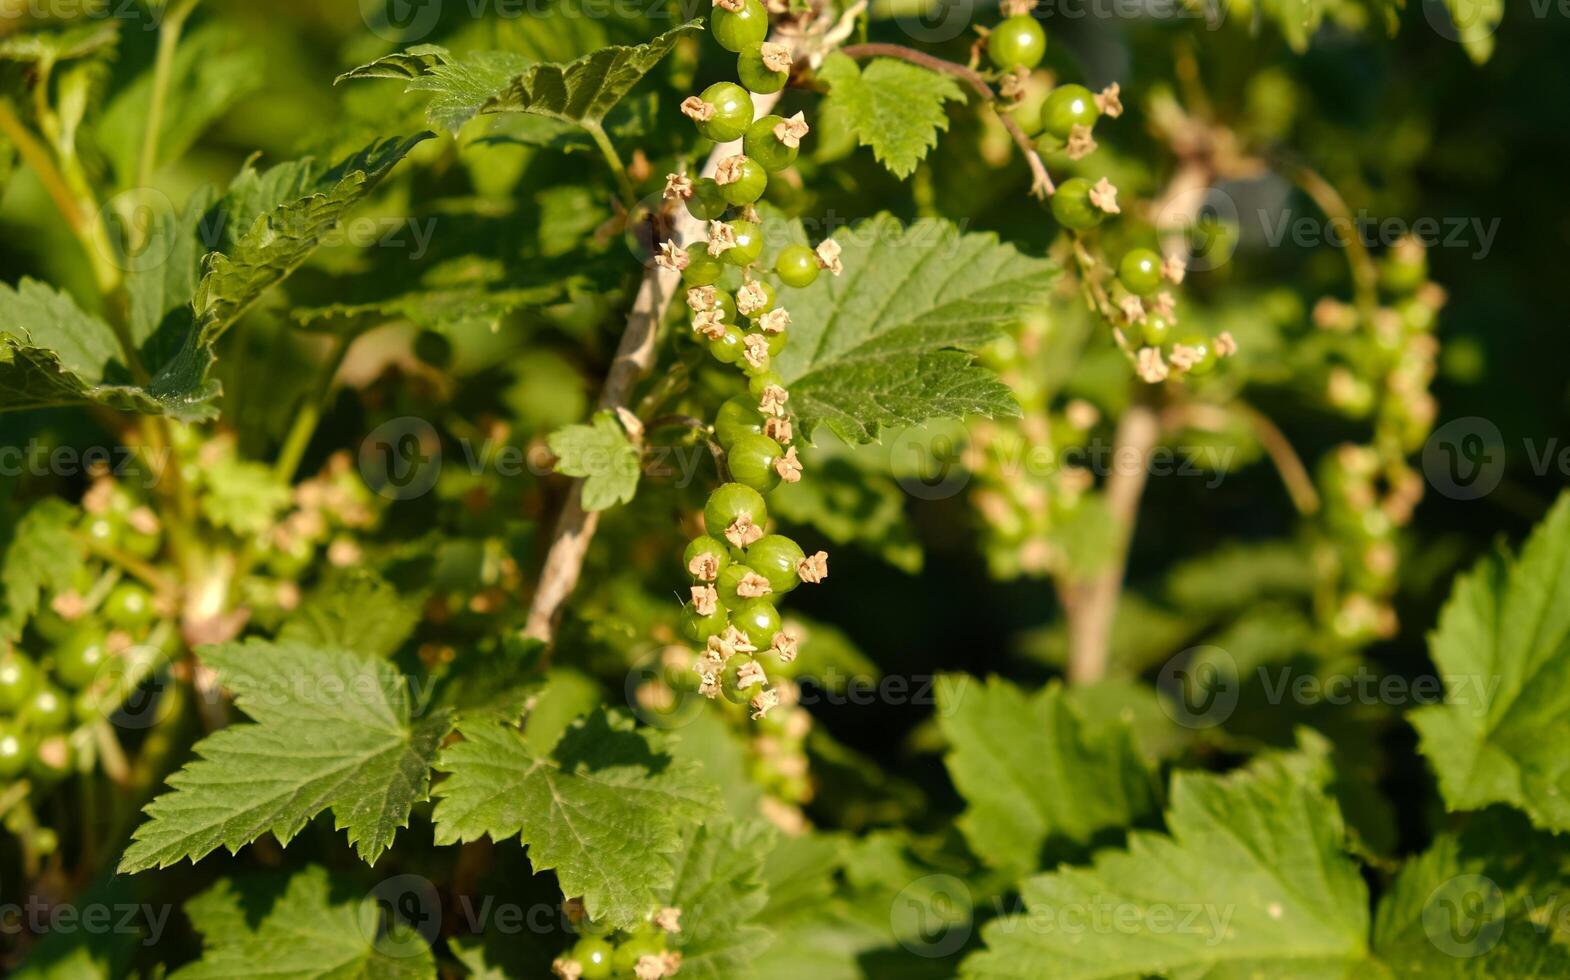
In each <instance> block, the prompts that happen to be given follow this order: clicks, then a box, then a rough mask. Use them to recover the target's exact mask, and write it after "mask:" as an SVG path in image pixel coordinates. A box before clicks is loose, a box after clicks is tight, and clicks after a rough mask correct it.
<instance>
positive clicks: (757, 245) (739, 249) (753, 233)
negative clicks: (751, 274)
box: [720, 221, 763, 266]
mask: <svg viewBox="0 0 1570 980" xmlns="http://www.w3.org/2000/svg"><path fill="white" fill-rule="evenodd" d="M730 227H731V230H732V231H734V232H735V233H736V245H735V247H734V248H727V249H726V250H725V251H724V252H722V253H720V257H721V258H722V259H724V260H725V261H726V262H729V263H730V264H731V265H741V266H747V265H751V264H752V263H754V262H756V261H758V256H760V255H762V254H763V229H762V228H759V227H758V226H757V225H756V224H755V223H753V222H751V221H732V222H731V223H730Z"/></svg>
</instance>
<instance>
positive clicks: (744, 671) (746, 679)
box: [736, 660, 769, 691]
mask: <svg viewBox="0 0 1570 980" xmlns="http://www.w3.org/2000/svg"><path fill="white" fill-rule="evenodd" d="M768 679H769V678H768V675H766V674H764V672H763V665H762V664H760V663H758V662H757V661H756V660H749V661H747V662H746V663H744V664H742V665H741V669H740V670H738V671H736V688H737V689H738V690H742V691H745V690H746V689H747V688H749V687H762V686H763V685H764V682H766V681H767V680H768Z"/></svg>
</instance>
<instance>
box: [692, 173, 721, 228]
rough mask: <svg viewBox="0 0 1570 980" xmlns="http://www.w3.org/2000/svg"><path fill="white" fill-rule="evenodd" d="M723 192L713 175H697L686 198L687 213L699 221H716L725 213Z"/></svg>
mask: <svg viewBox="0 0 1570 980" xmlns="http://www.w3.org/2000/svg"><path fill="white" fill-rule="evenodd" d="M725 207H726V204H725V192H724V191H722V190H720V185H719V184H718V183H716V182H715V180H714V178H713V177H699V178H698V179H697V180H695V181H693V182H692V196H691V197H689V198H687V213H688V214H690V215H692V216H693V217H694V218H697V219H698V220H699V221H716V220H718V219H719V218H720V216H721V215H723V214H724V213H725Z"/></svg>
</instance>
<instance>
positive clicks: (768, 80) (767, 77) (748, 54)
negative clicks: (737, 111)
mask: <svg viewBox="0 0 1570 980" xmlns="http://www.w3.org/2000/svg"><path fill="white" fill-rule="evenodd" d="M736 77H737V78H739V79H741V84H743V85H745V86H747V88H749V89H751V90H752V91H754V92H756V93H757V94H759V95H772V94H773V93H775V92H778V91H779V90H780V89H782V88H784V87H785V83H786V82H788V81H790V72H788V71H775V70H774V69H772V68H770V67H769V66H768V65H765V64H764V63H763V44H762V42H759V43H757V44H749V45H747V46H746V47H745V48H742V49H741V54H740V55H739V56H738V57H737V58H736Z"/></svg>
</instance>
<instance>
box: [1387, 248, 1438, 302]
mask: <svg viewBox="0 0 1570 980" xmlns="http://www.w3.org/2000/svg"><path fill="white" fill-rule="evenodd" d="M1379 278H1380V282H1382V283H1383V284H1384V287H1385V288H1386V289H1388V290H1390V291H1391V292H1393V293H1410V292H1412V291H1413V290H1414V289H1416V288H1417V287H1419V286H1421V285H1422V284H1423V283H1425V282H1427V281H1428V256H1427V255H1426V254H1424V252H1423V249H1422V247H1421V246H1414V247H1412V248H1400V247H1398V248H1394V249H1392V250H1391V251H1390V254H1388V255H1386V256H1385V258H1384V261H1383V262H1381V263H1380V268H1379Z"/></svg>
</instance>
